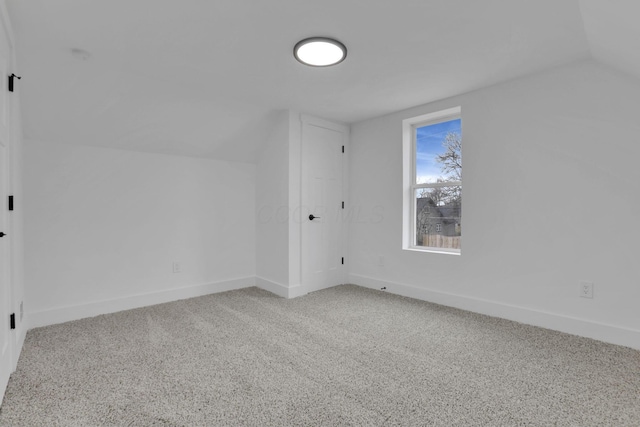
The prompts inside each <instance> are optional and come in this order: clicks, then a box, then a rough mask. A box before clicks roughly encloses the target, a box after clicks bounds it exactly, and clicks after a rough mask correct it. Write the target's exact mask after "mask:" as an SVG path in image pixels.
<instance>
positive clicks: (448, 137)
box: [403, 107, 462, 254]
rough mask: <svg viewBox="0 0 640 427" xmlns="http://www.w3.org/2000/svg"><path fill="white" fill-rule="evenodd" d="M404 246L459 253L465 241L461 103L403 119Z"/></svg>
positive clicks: (414, 248)
mask: <svg viewBox="0 0 640 427" xmlns="http://www.w3.org/2000/svg"><path fill="white" fill-rule="evenodd" d="M403 166H404V180H403V182H404V196H403V200H404V206H403V208H404V209H403V210H404V217H403V218H404V219H403V225H404V233H403V248H404V249H413V250H423V251H430V252H445V253H453V254H459V253H460V247H461V240H462V119H461V109H460V107H457V108H451V109H448V110H444V111H439V112H436V113H432V114H426V115H424V116H419V117H414V118H411V119H407V120H404V121H403Z"/></svg>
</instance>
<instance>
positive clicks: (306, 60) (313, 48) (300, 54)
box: [293, 37, 347, 67]
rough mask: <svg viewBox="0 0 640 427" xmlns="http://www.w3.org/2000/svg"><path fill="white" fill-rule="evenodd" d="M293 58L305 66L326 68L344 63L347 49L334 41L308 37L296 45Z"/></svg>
mask: <svg viewBox="0 0 640 427" xmlns="http://www.w3.org/2000/svg"><path fill="white" fill-rule="evenodd" d="M293 56H295V58H296V59H297V60H298V61H300V62H301V63H303V64H305V65H310V66H312V67H328V66H330V65H336V64H339V63H341V62H342V61H344V59H345V58H346V57H347V48H346V47H345V46H344V45H343V44H342V43H340V42H339V41H337V40H334V39H329V38H326V37H310V38H308V39H304V40H301V41H299V42H298V43H296V46H295V47H294V48H293Z"/></svg>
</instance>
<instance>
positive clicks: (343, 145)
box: [342, 145, 344, 153]
mask: <svg viewBox="0 0 640 427" xmlns="http://www.w3.org/2000/svg"><path fill="white" fill-rule="evenodd" d="M342 152H343V153H344V145H343V146H342Z"/></svg>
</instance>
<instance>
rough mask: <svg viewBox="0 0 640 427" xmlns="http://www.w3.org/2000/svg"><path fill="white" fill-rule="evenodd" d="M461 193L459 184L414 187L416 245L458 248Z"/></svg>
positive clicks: (460, 224) (460, 235)
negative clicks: (437, 186) (438, 186)
mask: <svg viewBox="0 0 640 427" xmlns="http://www.w3.org/2000/svg"><path fill="white" fill-rule="evenodd" d="M461 196H462V186H460V185H452V186H448V187H440V188H419V189H417V190H416V192H415V198H416V205H415V206H416V215H415V219H416V236H415V239H416V240H415V242H416V246H428V247H433V248H448V249H460V240H461V237H462V221H461V220H462V215H461V214H462V197H461Z"/></svg>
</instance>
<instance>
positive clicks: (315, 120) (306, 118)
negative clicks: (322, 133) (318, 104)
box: [300, 114, 350, 138]
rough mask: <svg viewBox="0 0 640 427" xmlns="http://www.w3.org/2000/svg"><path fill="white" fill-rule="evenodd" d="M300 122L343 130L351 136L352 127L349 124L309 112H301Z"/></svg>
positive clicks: (337, 130)
mask: <svg viewBox="0 0 640 427" xmlns="http://www.w3.org/2000/svg"><path fill="white" fill-rule="evenodd" d="M300 122H301V123H302V124H307V125H312V126H317V127H321V128H325V129H329V130H334V131H336V132H341V133H343V134H345V136H346V137H347V138H348V137H349V132H350V128H349V126H347V125H345V124H342V123H339V122H330V121H329V120H325V119H321V118H319V117H315V116H310V115H308V114H300Z"/></svg>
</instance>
